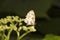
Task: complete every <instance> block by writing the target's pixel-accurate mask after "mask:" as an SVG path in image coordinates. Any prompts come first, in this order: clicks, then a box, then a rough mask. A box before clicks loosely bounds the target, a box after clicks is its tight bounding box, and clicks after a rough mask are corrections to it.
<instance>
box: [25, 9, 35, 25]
mask: <svg viewBox="0 0 60 40" xmlns="http://www.w3.org/2000/svg"><path fill="white" fill-rule="evenodd" d="M24 22H25V23H27V25H35V13H34V11H33V10H31V11H29V12H28V13H27V15H26V18H25V20H24Z"/></svg>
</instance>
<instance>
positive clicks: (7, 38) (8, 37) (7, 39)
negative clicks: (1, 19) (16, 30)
mask: <svg viewBox="0 0 60 40" xmlns="http://www.w3.org/2000/svg"><path fill="white" fill-rule="evenodd" d="M11 32H12V29H10V30H9V32H8V35H7V37H6V39H5V40H9V39H10V34H11Z"/></svg>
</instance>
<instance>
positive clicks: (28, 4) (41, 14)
mask: <svg viewBox="0 0 60 40" xmlns="http://www.w3.org/2000/svg"><path fill="white" fill-rule="evenodd" d="M57 1H58V2H60V1H59V0H57ZM57 1H56V0H0V18H2V17H5V16H7V15H18V16H19V17H23V18H24V17H25V16H26V14H27V13H28V11H30V10H34V11H35V15H36V29H37V32H35V33H31V34H29V35H28V36H26V37H25V39H23V40H41V38H42V36H43V37H44V35H45V34H55V35H60V18H59V17H60V14H59V13H60V6H59V5H60V4H59V3H58V2H57ZM36 36H37V37H36ZM12 37H13V36H12ZM27 37H28V38H27ZM12 40H15V39H14V38H12Z"/></svg>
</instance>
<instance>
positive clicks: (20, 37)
mask: <svg viewBox="0 0 60 40" xmlns="http://www.w3.org/2000/svg"><path fill="white" fill-rule="evenodd" d="M28 33H30V31H27V32H25V33H24V34H22V35H21V36H19V40H21V39H22V38H23V37H24V36H25V35H27V34H28Z"/></svg>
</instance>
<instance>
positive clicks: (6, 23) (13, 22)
mask: <svg viewBox="0 0 60 40" xmlns="http://www.w3.org/2000/svg"><path fill="white" fill-rule="evenodd" d="M23 21H24V19H21V18H19V17H18V16H7V17H6V18H1V19H0V32H4V31H5V30H9V31H8V34H7V35H5V40H9V38H10V33H11V32H12V31H13V30H14V31H16V33H17V37H18V38H17V40H20V39H21V38H23V37H24V36H25V35H26V34H28V33H30V32H35V31H36V29H35V28H34V26H29V27H27V26H24V25H23V23H22V22H23ZM17 25H18V26H19V28H18V27H17ZM21 25H22V26H21ZM21 30H24V31H26V33H24V34H22V35H21V36H19V35H20V32H21Z"/></svg>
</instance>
